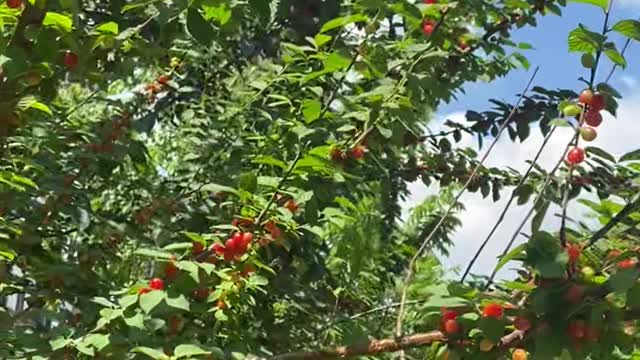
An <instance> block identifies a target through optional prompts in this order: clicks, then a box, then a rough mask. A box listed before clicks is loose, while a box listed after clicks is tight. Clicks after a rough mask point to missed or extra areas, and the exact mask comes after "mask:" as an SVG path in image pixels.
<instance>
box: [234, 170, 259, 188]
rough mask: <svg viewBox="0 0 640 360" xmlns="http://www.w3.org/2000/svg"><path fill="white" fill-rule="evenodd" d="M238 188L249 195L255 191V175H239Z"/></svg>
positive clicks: (256, 181)
mask: <svg viewBox="0 0 640 360" xmlns="http://www.w3.org/2000/svg"><path fill="white" fill-rule="evenodd" d="M238 188H240V189H243V190H246V191H248V192H250V193H252V192H254V191H256V189H257V188H258V177H257V176H256V173H255V172H253V171H247V172H245V173H242V174H240V178H239V179H238Z"/></svg>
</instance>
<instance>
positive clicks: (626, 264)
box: [618, 258, 638, 270]
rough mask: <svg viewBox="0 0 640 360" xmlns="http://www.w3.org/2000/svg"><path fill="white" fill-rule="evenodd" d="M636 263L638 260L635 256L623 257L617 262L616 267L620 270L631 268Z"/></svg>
mask: <svg viewBox="0 0 640 360" xmlns="http://www.w3.org/2000/svg"><path fill="white" fill-rule="evenodd" d="M637 263H638V260H636V259H635V258H631V259H624V260H622V261H619V262H618V269H620V270H626V269H632V268H634V267H636V265H637Z"/></svg>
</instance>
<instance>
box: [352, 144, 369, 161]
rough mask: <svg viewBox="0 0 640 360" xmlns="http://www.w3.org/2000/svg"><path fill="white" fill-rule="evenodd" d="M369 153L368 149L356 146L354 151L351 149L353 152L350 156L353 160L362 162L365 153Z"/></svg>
mask: <svg viewBox="0 0 640 360" xmlns="http://www.w3.org/2000/svg"><path fill="white" fill-rule="evenodd" d="M366 151H367V148H365V147H364V146H362V145H356V146H355V147H354V148H353V149H351V151H350V152H349V156H350V157H351V158H352V159H353V160H360V159H362V158H363V157H364V153H365V152H366Z"/></svg>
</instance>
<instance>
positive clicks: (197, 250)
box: [191, 241, 204, 255]
mask: <svg viewBox="0 0 640 360" xmlns="http://www.w3.org/2000/svg"><path fill="white" fill-rule="evenodd" d="M203 251H204V244H203V243H201V242H199V241H194V242H192V243H191V253H192V254H193V255H200V254H202V252H203Z"/></svg>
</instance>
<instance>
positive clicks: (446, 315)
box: [440, 308, 458, 322]
mask: <svg viewBox="0 0 640 360" xmlns="http://www.w3.org/2000/svg"><path fill="white" fill-rule="evenodd" d="M440 312H442V321H443V322H446V321H447V320H455V319H456V318H457V317H458V313H457V312H455V311H453V310H447V309H446V308H443V309H442V310H441V311H440Z"/></svg>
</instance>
